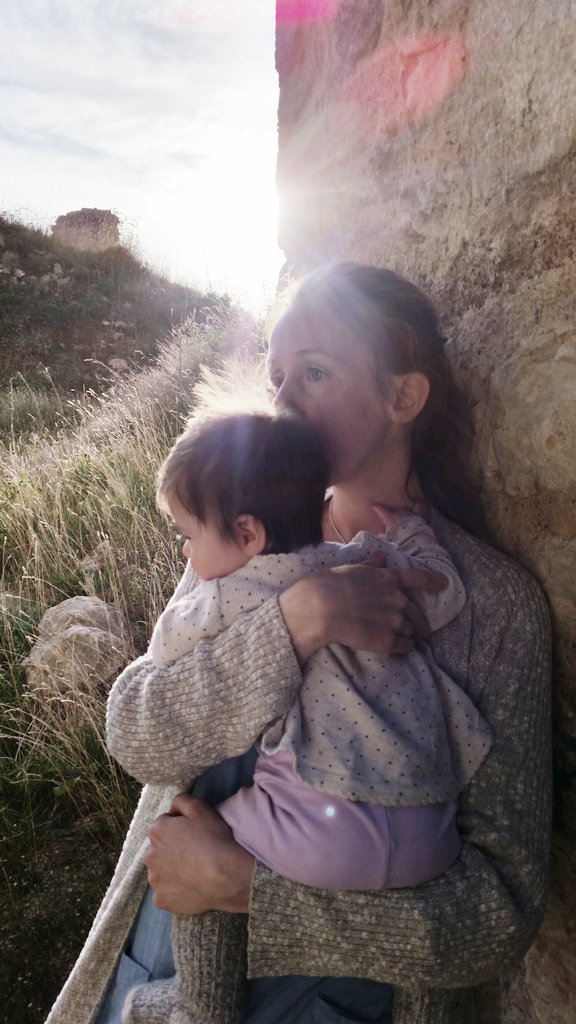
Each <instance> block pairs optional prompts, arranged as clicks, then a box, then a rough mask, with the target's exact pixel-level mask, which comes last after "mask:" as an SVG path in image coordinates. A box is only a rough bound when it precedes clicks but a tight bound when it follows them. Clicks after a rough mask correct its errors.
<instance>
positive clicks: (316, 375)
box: [306, 366, 325, 381]
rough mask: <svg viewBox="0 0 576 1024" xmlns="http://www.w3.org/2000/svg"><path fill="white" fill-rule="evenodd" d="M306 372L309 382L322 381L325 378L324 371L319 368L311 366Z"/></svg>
mask: <svg viewBox="0 0 576 1024" xmlns="http://www.w3.org/2000/svg"><path fill="white" fill-rule="evenodd" d="M306 372H307V374H308V378H309V380H312V381H318V380H322V378H323V377H324V376H325V373H324V370H321V369H320V368H319V367H318V366H309V367H308V370H307V371H306Z"/></svg>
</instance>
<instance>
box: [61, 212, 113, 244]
mask: <svg viewBox="0 0 576 1024" xmlns="http://www.w3.org/2000/svg"><path fill="white" fill-rule="evenodd" d="M119 224H120V221H119V219H118V217H117V216H116V214H115V213H112V212H111V210H96V209H88V208H87V207H83V208H82V209H81V210H74V211H72V212H71V213H65V214H62V216H60V217H58V218H57V219H56V223H55V224H53V226H52V235H53V237H54V238H55V239H56V240H57V241H58V242H61V243H62V244H63V245H69V246H71V247H72V248H74V249H81V250H87V251H91V252H103V251H104V250H106V249H111V248H114V246H117V245H120V235H119V231H118V226H119Z"/></svg>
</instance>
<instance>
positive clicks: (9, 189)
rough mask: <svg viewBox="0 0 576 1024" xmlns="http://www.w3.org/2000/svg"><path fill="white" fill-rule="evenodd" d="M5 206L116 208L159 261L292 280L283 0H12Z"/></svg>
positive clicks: (243, 284) (178, 272)
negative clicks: (287, 273)
mask: <svg viewBox="0 0 576 1024" xmlns="http://www.w3.org/2000/svg"><path fill="white" fill-rule="evenodd" d="M0 42H1V48H2V60H1V63H0V211H1V212H2V213H9V214H12V215H15V216H16V217H17V218H18V219H20V220H23V221H24V222H26V223H32V224H34V225H35V226H40V227H43V228H49V227H50V226H51V225H52V224H53V223H54V221H55V219H56V217H58V216H59V215H60V214H63V213H67V212H69V211H71V210H79V209H81V208H82V207H96V208H99V209H111V210H113V212H114V213H116V214H118V216H119V217H120V219H121V222H122V229H121V230H122V232H123V237H124V238H125V239H126V240H127V241H130V242H132V243H133V244H135V246H136V248H137V250H138V252H139V254H140V255H141V257H142V258H143V259H144V261H145V262H146V263H148V264H149V265H150V266H153V267H154V269H156V270H158V271H159V272H161V273H163V274H165V275H166V276H168V277H170V278H171V279H172V280H175V281H179V282H182V283H184V284H189V285H194V286H196V287H199V288H201V289H207V288H212V289H214V290H216V291H220V292H223V291H225V292H227V293H228V294H230V295H233V296H234V297H237V298H239V299H240V300H241V301H243V302H244V303H246V304H247V305H249V306H250V307H251V308H253V309H257V308H263V307H264V306H265V305H266V303H267V302H268V301H269V300H270V299H271V297H272V295H273V292H274V288H275V285H276V281H277V277H278V271H279V269H280V266H281V264H282V254H281V253H280V251H279V250H278V248H277V245H276V202H275V187H274V176H275V163H276V148H277V133H276V116H277V104H278V79H277V75H276V72H275V68H274V2H273V0H0Z"/></svg>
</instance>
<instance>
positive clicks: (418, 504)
mask: <svg viewBox="0 0 576 1024" xmlns="http://www.w3.org/2000/svg"><path fill="white" fill-rule="evenodd" d="M372 508H373V509H374V511H375V513H376V515H377V516H378V518H379V519H380V520H381V521H382V524H383V526H384V532H383V533H381V534H378V536H380V537H385V536H386V534H387V533H388V531H389V530H391V529H392V527H393V526H396V524H397V523H399V522H400V520H401V519H404V518H405V517H406V516H420V517H421V518H422V519H425V520H426V521H427V522H428V521H429V519H430V510H429V508H428V502H427V501H426V500H424V499H423V500H419V501H415V502H414V504H413V505H412V506H411V507H406V508H388V506H387V505H372Z"/></svg>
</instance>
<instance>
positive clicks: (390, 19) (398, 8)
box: [276, 0, 576, 1024]
mask: <svg viewBox="0 0 576 1024" xmlns="http://www.w3.org/2000/svg"><path fill="white" fill-rule="evenodd" d="M289 6H290V9H291V10H292V9H295V8H296V7H297V6H298V5H289ZM318 8H322V13H318V16H316V17H313V18H306V17H301V18H298V17H297V15H296V14H294V16H293V17H292V18H288V17H286V18H284V19H282V20H281V21H280V22H279V24H278V28H277V37H276V60H277V68H278V74H279V84H280V101H279V110H278V131H279V153H278V164H277V182H278V188H279V193H280V199H281V209H282V214H281V222H280V226H279V242H280V246H281V248H282V249H283V250H284V253H285V256H286V263H287V267H288V269H289V270H290V271H292V272H293V273H294V274H295V275H296V276H297V275H298V274H300V273H302V272H306V271H307V270H310V269H312V268H313V267H315V266H317V265H319V264H320V263H323V262H326V261H330V260H338V259H345V260H357V261H360V262H365V263H375V264H376V265H379V266H389V267H391V268H392V269H394V270H396V271H398V272H399V273H401V274H404V275H406V276H407V277H408V278H410V279H411V280H413V281H415V283H417V284H419V285H421V286H422V287H423V288H424V290H425V291H426V292H427V293H428V294H429V295H430V296H431V297H432V298H433V299H434V300H435V301H436V304H437V305H438V308H439V310H440V313H441V315H442V321H443V325H444V328H445V332H446V333H447V334H448V336H449V337H450V338H451V344H450V345H449V352H450V354H451V358H452V362H453V364H454V367H455V370H456V373H457V376H458V379H459V380H460V381H461V383H462V384H463V385H464V387H465V390H466V391H467V392H468V394H469V395H470V397H471V399H472V402H473V405H474V412H475V418H476V423H477V427H478V443H477V449H476V455H475V460H476V461H475V467H474V469H475V473H476V477H477V479H478V480H479V482H481V483H482V485H483V487H484V491H485V494H486V498H487V508H488V513H489V520H490V525H491V526H492V528H493V530H494V534H495V538H496V541H497V543H498V544H499V545H500V546H501V547H503V548H504V549H505V550H507V551H509V552H510V553H511V554H512V555H514V556H515V557H517V558H519V559H520V560H521V561H522V562H524V563H525V564H526V565H527V566H528V568H530V569H531V570H532V571H533V572H534V573H535V574H536V575H537V577H538V579H539V580H540V582H541V583H542V585H543V586H544V588H545V590H546V592H547V594H548V597H549V599H550V602H551V605H552V610H553V615H554V623H555V630H556V658H555V668H556V673H555V698H556V726H557V741H558V744H557V745H558V747H559V748H560V749H561V750H563V751H564V753H563V754H562V755H561V756H559V761H560V764H561V769H560V771H559V773H558V774H559V778H560V780H561V781H560V782H559V783H558V786H559V793H558V796H559V799H558V807H559V808H561V816H560V818H559V831H560V833H561V836H562V837H563V838H565V840H566V843H567V853H566V858H565V860H566V863H567V864H569V865H570V868H569V875H570V879H571V884H570V885H566V886H565V887H564V892H565V894H566V895H565V898H563V900H562V901H560V900H558V898H557V897H558V888H559V885H560V876H559V867H558V864H555V866H554V867H553V870H552V891H553V895H552V897H551V909H550V912H549V915H548V917H547V919H546V923H545V926H544V929H543V932H542V936H541V938H540V939H539V940H538V942H537V943H536V945H535V947H534V950H533V952H532V953H531V954H530V955H529V957H528V959H527V961H526V964H525V966H524V971H523V974H522V979H521V989H522V991H521V992H520V989H518V987H517V988H516V990H515V994H514V1005H515V1006H516V1007H517V1010H518V1012H517V1015H516V1018H515V1020H514V1024H520V1021H522V1024H544V1022H546V1024H568V1022H570V1024H572V1022H573V1021H575V1020H576V1008H575V1006H574V993H575V992H576V963H575V961H574V957H573V956H572V955H571V953H570V954H569V953H568V951H566V953H565V952H564V950H563V947H568V946H570V944H572V946H571V949H572V950H573V946H574V926H573V923H572V916H573V913H574V912H575V911H574V907H575V906H576V898H575V896H574V893H575V892H576V872H575V870H574V865H575V864H576V843H575V841H574V836H575V835H576V831H575V828H576V825H575V822H576V782H575V780H576V773H575V762H576V756H575V755H574V753H573V752H574V751H575V750H576V685H575V682H574V680H575V679H576V641H575V637H576V589H575V583H574V581H575V580H576V543H575V541H574V538H575V537H576V455H575V452H576V327H575V324H576V287H575V284H576V207H575V205H574V194H575V193H576V160H575V159H574V157H575V144H574V139H575V125H576V120H575V113H574V110H575V108H574V53H575V52H576V20H575V19H574V9H573V4H571V3H569V2H568V0H561V2H558V3H554V4H551V3H550V2H549V0H507V3H506V4H502V3H500V2H499V0H461V2H459V3H452V2H442V0H412V2H410V3H407V2H405V0H339V3H337V4H326V5H318ZM511 1007H512V1003H511ZM486 1019H488V1018H486ZM509 1024H512V1018H510V1022H509Z"/></svg>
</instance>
